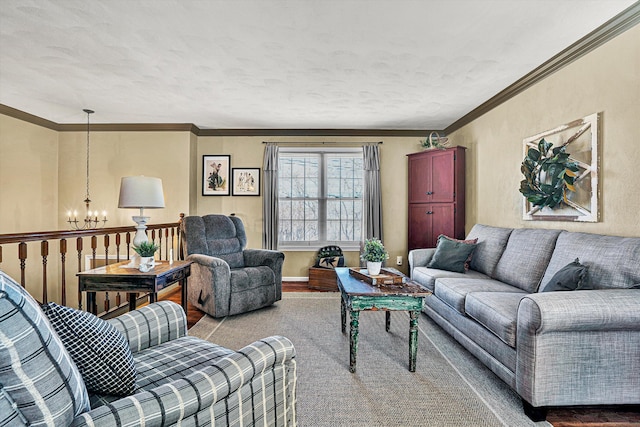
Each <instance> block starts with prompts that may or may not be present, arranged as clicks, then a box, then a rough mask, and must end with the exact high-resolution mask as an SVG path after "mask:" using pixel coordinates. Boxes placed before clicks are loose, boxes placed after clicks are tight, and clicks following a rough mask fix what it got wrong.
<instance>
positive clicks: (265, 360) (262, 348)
mask: <svg viewBox="0 0 640 427" xmlns="http://www.w3.org/2000/svg"><path fill="white" fill-rule="evenodd" d="M295 385H296V362H295V349H294V347H293V344H292V343H291V341H289V339H287V338H285V337H281V336H272V337H268V338H265V339H262V340H260V341H256V342H254V343H253V344H250V345H248V346H246V347H244V348H242V349H240V350H238V351H237V352H235V353H233V354H230V355H229V356H227V357H224V358H222V359H219V360H217V361H215V362H213V363H212V365H211V366H209V367H206V368H204V369H202V370H200V371H197V372H193V373H191V374H190V375H187V376H185V377H184V378H183V379H179V380H176V381H173V382H170V383H168V384H163V385H161V386H158V387H155V388H153V389H151V390H148V391H143V392H140V393H136V394H134V395H132V396H128V397H125V398H122V399H119V400H116V401H115V402H112V403H111V404H110V405H105V406H101V407H99V408H96V409H93V410H91V411H89V412H85V413H84V414H81V415H80V416H78V417H77V418H75V419H74V421H73V423H72V426H95V427H101V426H119V425H120V420H145V421H146V423H147V425H150V424H153V425H162V426H165V425H175V424H178V423H180V421H182V420H187V419H191V420H193V417H194V415H196V414H198V421H199V422H200V423H202V424H206V423H207V421H210V420H208V417H209V416H210V415H211V416H214V417H217V416H220V415H221V414H223V415H225V413H226V419H227V420H241V419H245V420H246V419H247V416H248V417H249V420H250V419H251V413H252V412H253V411H254V409H255V410H256V411H258V412H260V413H264V414H267V415H268V416H275V415H277V416H278V417H279V418H278V420H264V421H265V424H266V423H269V424H273V425H295V423H296V414H295V407H296V406H295V405H296V396H295V391H296V387H295ZM251 393H253V395H255V396H257V397H258V398H257V399H246V396H247V395H251ZM227 399H229V402H228V404H225V401H226V400H227ZM238 400H240V401H241V404H238ZM254 400H255V402H254ZM218 402H222V404H220V405H217V403H218ZM254 405H255V406H259V407H257V408H254ZM276 406H277V408H276ZM161 421H162V422H161ZM270 421H271V422H270ZM211 424H212V425H213V424H214V423H213V422H211Z"/></svg>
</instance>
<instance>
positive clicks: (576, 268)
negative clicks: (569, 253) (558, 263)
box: [540, 258, 589, 292]
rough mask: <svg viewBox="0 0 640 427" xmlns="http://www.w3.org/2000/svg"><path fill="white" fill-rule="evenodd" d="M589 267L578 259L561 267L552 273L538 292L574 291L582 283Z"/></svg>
mask: <svg viewBox="0 0 640 427" xmlns="http://www.w3.org/2000/svg"><path fill="white" fill-rule="evenodd" d="M588 270H589V267H587V266H586V265H582V264H580V259H579V258H576V260H575V261H574V262H570V263H569V264H567V265H565V266H564V267H562V268H561V269H560V270H558V272H557V273H556V274H554V275H553V277H552V278H551V280H549V283H547V284H546V286H545V287H544V289H540V292H555V291H575V290H576V289H580V287H581V286H582V284H583V283H584V281H585V279H586V277H587V272H588Z"/></svg>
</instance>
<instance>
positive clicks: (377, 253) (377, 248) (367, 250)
mask: <svg viewBox="0 0 640 427" xmlns="http://www.w3.org/2000/svg"><path fill="white" fill-rule="evenodd" d="M360 258H361V259H362V260H363V261H370V262H382V261H384V260H386V259H388V258H389V254H388V253H387V250H386V249H385V248H384V245H383V244H382V242H381V241H380V240H379V239H378V238H377V237H374V238H372V239H366V240H365V241H364V251H363V253H362V255H361V256H360Z"/></svg>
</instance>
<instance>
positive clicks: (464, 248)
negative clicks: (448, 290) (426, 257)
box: [427, 234, 477, 273]
mask: <svg viewBox="0 0 640 427" xmlns="http://www.w3.org/2000/svg"><path fill="white" fill-rule="evenodd" d="M471 241H474V243H467V242H471ZM475 241H477V240H476V239H474V240H469V241H462V240H454V239H450V238H448V237H446V236H445V235H443V234H441V235H440V236H438V243H437V245H436V252H435V253H434V254H433V258H431V261H430V262H429V264H428V265H427V267H429V268H437V269H439V270H447V271H454V272H457V273H464V272H465V271H466V269H465V264H466V263H467V262H469V260H470V259H471V255H472V254H473V250H474V249H475V248H476V245H477V244H476V243H475Z"/></svg>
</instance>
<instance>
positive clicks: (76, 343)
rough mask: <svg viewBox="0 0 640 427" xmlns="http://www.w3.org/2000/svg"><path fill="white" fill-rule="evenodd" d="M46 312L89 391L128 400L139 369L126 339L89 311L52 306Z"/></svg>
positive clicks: (46, 307)
mask: <svg viewBox="0 0 640 427" xmlns="http://www.w3.org/2000/svg"><path fill="white" fill-rule="evenodd" d="M42 310H43V311H44V313H45V314H46V315H47V317H48V318H49V321H50V322H51V325H52V326H53V328H54V329H55V330H56V332H57V333H58V336H59V337H60V339H61V340H62V342H63V344H64V346H65V348H66V349H67V351H68V352H69V354H70V355H71V358H72V359H73V361H74V362H75V364H76V366H77V367H78V370H79V371H80V373H81V374H82V379H83V380H84V383H85V385H86V386H87V390H89V391H91V392H94V393H103V394H115V395H121V396H126V395H128V394H130V393H131V392H133V390H134V389H135V385H136V366H135V364H134V362H133V356H132V355H131V349H130V348H129V343H128V342H127V340H126V338H125V337H124V335H122V334H121V333H120V331H118V330H117V329H116V327H115V326H113V325H112V324H110V323H107V322H106V321H104V320H102V319H100V318H98V317H97V316H94V315H93V314H91V313H88V312H86V311H80V310H74V309H73V308H70V307H64V306H61V305H58V304H56V303H53V302H50V303H49V304H46V305H43V306H42Z"/></svg>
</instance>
